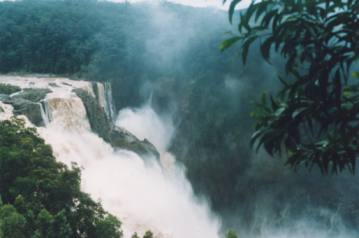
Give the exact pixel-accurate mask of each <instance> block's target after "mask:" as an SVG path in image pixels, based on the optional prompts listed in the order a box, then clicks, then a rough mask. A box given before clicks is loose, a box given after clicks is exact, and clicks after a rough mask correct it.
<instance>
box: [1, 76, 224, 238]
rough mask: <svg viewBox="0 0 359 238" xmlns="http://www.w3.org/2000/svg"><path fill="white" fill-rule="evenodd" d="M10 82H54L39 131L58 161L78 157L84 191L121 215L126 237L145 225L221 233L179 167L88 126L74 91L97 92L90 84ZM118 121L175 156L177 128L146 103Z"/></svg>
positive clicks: (177, 236)
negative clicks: (172, 143) (114, 143)
mask: <svg viewBox="0 0 359 238" xmlns="http://www.w3.org/2000/svg"><path fill="white" fill-rule="evenodd" d="M29 80H30V81H31V82H29ZM47 80H48V82H46V81H47ZM8 82H12V83H13V82H15V84H17V85H19V86H21V87H27V86H29V85H31V86H32V87H49V85H50V82H51V83H52V84H51V85H54V84H55V83H56V87H50V88H51V90H52V91H53V92H52V93H50V94H48V95H47V98H46V99H45V100H44V102H43V103H42V105H45V107H44V108H43V116H44V117H46V118H44V120H47V121H48V123H46V124H47V125H46V127H39V128H38V131H39V133H40V135H41V136H42V137H43V138H44V139H45V140H46V142H47V143H49V144H50V145H51V146H52V148H53V151H54V154H55V156H56V158H57V159H58V160H59V161H61V162H64V163H65V164H68V165H71V163H72V162H76V163H77V164H78V165H79V166H80V167H81V168H82V173H81V179H82V184H81V186H82V190H83V191H85V192H87V193H89V194H90V195H91V196H92V197H93V198H94V199H96V200H100V201H101V203H102V204H103V206H104V208H105V209H107V210H108V211H110V212H111V213H113V214H114V215H116V216H118V217H119V218H120V220H121V221H122V222H123V230H124V233H125V237H130V236H131V235H132V234H133V232H135V231H136V232H138V233H140V234H141V233H144V232H145V231H146V230H152V231H153V232H154V233H155V234H156V235H157V237H164V238H184V237H185V238H198V237H206V238H218V237H219V230H220V224H219V221H218V220H217V219H216V218H215V217H214V216H213V215H212V214H211V212H210V211H209V209H208V207H207V206H206V203H205V202H204V201H200V200H198V199H197V198H196V197H195V196H194V194H193V191H192V188H191V185H190V183H189V182H188V180H187V179H186V177H185V176H184V172H183V169H182V168H181V167H180V166H178V165H177V164H176V163H169V164H167V165H168V166H165V167H164V166H161V164H160V163H159V162H158V161H157V160H156V159H155V158H141V157H139V156H138V155H137V154H135V153H133V152H130V151H126V150H114V149H113V148H112V147H111V146H110V145H109V144H107V143H106V142H105V141H103V140H102V139H101V138H100V137H98V136H97V135H96V134H94V133H93V132H92V131H91V130H90V125H89V121H88V118H87V115H86V110H85V108H84V105H83V103H82V101H81V99H80V98H79V97H77V96H76V95H75V94H74V93H72V89H73V88H76V87H80V88H83V89H86V90H88V91H89V92H90V93H91V94H92V95H94V94H95V93H94V92H91V87H90V86H89V85H88V84H89V83H87V82H83V81H76V82H68V81H67V80H65V79H41V80H40V79H39V81H36V79H25V78H23V79H21V78H17V79H16V80H15V79H13V80H10V79H9V80H8ZM97 88H98V89H99V91H98V92H96V93H97V94H98V95H101V96H99V100H100V105H102V106H104V107H105V106H106V103H108V102H106V97H105V95H106V93H105V92H104V88H103V87H97ZM108 108H112V107H108ZM117 124H118V125H120V126H122V127H125V128H126V129H128V130H129V131H130V132H133V133H134V134H135V135H137V136H139V137H140V138H147V139H149V140H150V141H151V140H153V143H154V144H155V145H157V146H158V149H159V150H160V152H161V157H165V158H168V157H170V158H171V159H172V160H173V157H171V156H170V154H169V153H167V152H166V147H167V145H168V143H169V140H170V139H171V136H172V132H173V129H171V128H172V127H171V126H170V123H169V120H162V119H161V118H160V117H159V116H158V115H157V114H156V113H155V112H154V111H153V110H152V109H151V108H150V107H149V106H148V105H146V106H144V107H143V108H140V109H137V110H131V109H125V110H124V111H122V112H120V113H119V118H118V119H117ZM145 161H146V162H145ZM164 161H168V159H164Z"/></svg>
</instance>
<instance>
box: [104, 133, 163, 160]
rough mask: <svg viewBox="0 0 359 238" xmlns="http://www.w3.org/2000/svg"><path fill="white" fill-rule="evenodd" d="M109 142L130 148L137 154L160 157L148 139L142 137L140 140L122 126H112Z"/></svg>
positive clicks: (116, 145) (115, 145) (123, 147)
mask: <svg viewBox="0 0 359 238" xmlns="http://www.w3.org/2000/svg"><path fill="white" fill-rule="evenodd" d="M110 143H111V145H112V146H113V147H117V148H122V149H126V150H131V151H134V152H136V153H137V154H139V155H145V156H146V155H147V156H148V155H149V156H154V157H155V158H159V157H160V154H159V153H158V151H157V149H156V147H155V146H154V145H152V144H151V143H150V142H149V141H148V140H146V139H144V140H142V141H141V140H139V139H138V138H137V137H136V136H134V135H133V134H131V133H130V132H129V131H127V130H125V129H123V128H119V127H113V128H112V131H111V134H110Z"/></svg>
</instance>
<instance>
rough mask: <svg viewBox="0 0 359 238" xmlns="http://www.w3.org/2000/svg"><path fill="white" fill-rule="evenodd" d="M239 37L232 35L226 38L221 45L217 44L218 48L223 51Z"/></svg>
mask: <svg viewBox="0 0 359 238" xmlns="http://www.w3.org/2000/svg"><path fill="white" fill-rule="evenodd" d="M240 39H241V37H239V36H234V37H231V38H229V39H226V40H224V41H223V42H222V43H221V45H220V46H219V49H220V50H221V51H225V50H226V49H228V48H229V47H231V46H232V45H233V44H234V43H236V42H237V41H239V40H240Z"/></svg>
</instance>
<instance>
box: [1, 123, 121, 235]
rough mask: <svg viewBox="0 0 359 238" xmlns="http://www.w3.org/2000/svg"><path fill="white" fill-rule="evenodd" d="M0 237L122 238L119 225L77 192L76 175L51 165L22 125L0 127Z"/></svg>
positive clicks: (44, 150)
mask: <svg viewBox="0 0 359 238" xmlns="http://www.w3.org/2000/svg"><path fill="white" fill-rule="evenodd" d="M0 196H1V202H0V237H16V238H22V237H23V238H25V237H39V238H40V237H51V238H55V237H59V238H65V237H68V238H80V237H89V238H90V237H93V238H95V237H108V238H110V237H111V238H115V237H122V234H121V231H120V225H121V223H120V222H119V221H118V220H117V219H116V218H115V217H113V216H112V215H110V214H108V213H106V212H105V211H104V210H103V209H102V207H101V205H100V204H98V203H96V202H94V201H93V200H91V198H90V197H89V196H88V195H87V194H85V193H83V192H81V191H80V170H79V168H77V167H76V166H75V165H74V166H73V167H72V169H71V170H69V169H68V168H67V167H66V166H65V165H63V164H61V163H58V162H56V161H55V158H54V157H53V155H52V150H51V147H50V146H48V145H46V144H45V143H44V141H43V140H42V139H41V138H39V136H38V135H37V134H36V131H35V129H31V128H25V127H24V125H23V121H21V120H19V119H13V120H12V121H1V122H0Z"/></svg>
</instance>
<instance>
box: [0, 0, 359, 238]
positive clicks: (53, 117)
mask: <svg viewBox="0 0 359 238" xmlns="http://www.w3.org/2000/svg"><path fill="white" fill-rule="evenodd" d="M230 2H231V1H227V2H226V5H225V7H224V8H226V9H227V8H228V6H229V5H230ZM250 2H251V1H242V2H241V4H242V5H238V6H236V7H235V8H233V11H234V12H235V13H236V14H237V13H238V12H237V10H238V9H242V10H240V12H241V13H245V12H246V10H245V9H244V7H248V6H249V4H250ZM255 2H262V1H255ZM263 2H264V1H263ZM274 2H276V3H278V4H284V5H285V4H287V2H284V1H274ZM330 2H332V1H330ZM333 2H334V1H333ZM349 2H350V1H349ZM352 2H355V3H357V1H356V0H354V1H352ZM296 4H297V3H296ZM303 4H307V3H303ZM308 4H309V3H308ZM345 4H346V3H345ZM348 4H349V3H348ZM358 4H359V3H358ZM207 6H209V7H207ZM213 6H215V7H213ZM221 6H223V5H222V1H220V0H219V1H218V2H217V1H208V2H207V1H199V2H194V1H193V2H192V1H177V0H173V1H137V0H136V1H117V2H116V1H114V2H107V1H60V0H32V1H14V2H8V1H5V2H1V1H0V238H28V237H29V238H30V237H31V238H82V237H88V238H97V237H98V238H121V237H124V238H142V237H143V238H312V237H313V238H358V237H359V229H358V227H359V200H358V198H359V179H358V175H357V173H351V171H350V169H349V170H345V169H343V171H342V170H340V171H339V172H338V171H336V172H337V174H335V173H333V174H331V173H327V174H325V173H324V175H323V169H322V167H320V166H316V165H315V164H314V165H313V164H312V165H309V166H308V167H309V169H308V168H307V167H306V166H307V165H308V163H305V161H303V162H301V163H298V166H297V167H295V169H293V168H292V167H290V166H289V163H288V161H287V159H288V158H289V157H290V156H292V154H293V152H292V151H290V152H288V151H286V152H283V153H276V151H275V150H273V151H274V153H271V152H272V151H271V149H272V147H273V146H274V145H275V142H276V141H279V140H280V136H279V135H280V133H282V132H283V131H286V130H288V131H289V132H293V133H294V134H295V136H294V138H297V137H300V136H301V135H302V134H305V133H307V132H308V131H309V129H308V128H309V127H310V129H311V131H315V132H316V129H317V126H318V125H317V124H316V122H314V123H313V125H310V123H308V125H306V126H307V127H308V128H304V129H303V128H301V129H303V131H304V132H302V131H301V133H299V132H298V133H297V134H296V132H297V131H295V130H294V129H293V130H292V127H290V126H287V125H288V124H286V123H287V122H288V123H289V122H291V120H292V119H294V123H293V124H295V123H297V122H298V121H299V120H301V119H302V118H307V115H309V116H308V117H309V118H310V116H311V115H314V114H315V112H311V111H310V110H309V109H306V108H304V106H305V105H307V104H306V103H308V104H309V101H310V100H303V102H304V103H303V102H302V101H301V102H300V103H293V104H290V103H287V102H286V101H285V100H287V99H288V98H290V96H288V95H290V93H288V94H285V93H283V95H285V96H283V97H282V98H280V100H278V101H276V100H277V98H276V97H277V95H279V96H278V97H280V96H281V93H282V92H283V85H286V86H287V87H288V88H289V87H290V85H292V84H291V83H292V82H295V77H296V76H297V75H295V76H293V75H291V71H290V70H288V64H287V58H286V57H285V56H283V55H282V54H280V53H279V52H277V51H275V47H272V48H270V47H269V49H266V48H265V47H263V46H262V43H263V42H266V41H263V40H262V38H258V39H257V40H255V39H254V38H253V39H249V41H248V42H247V44H248V46H249V45H250V44H253V45H252V46H251V47H249V48H248V49H247V50H246V49H245V47H243V45H242V46H240V45H238V44H235V42H236V41H239V42H240V39H242V38H236V36H237V35H236V34H237V31H238V30H240V29H242V28H243V29H246V27H243V26H242V28H240V27H237V26H236V25H235V23H233V22H235V21H237V20H238V19H239V20H240V22H241V21H245V20H246V19H244V18H243V17H242V19H240V18H238V15H235V16H234V18H233V21H232V24H231V23H230V22H229V21H228V12H227V11H224V9H221V8H223V7H221ZM273 9H275V8H274V7H273ZM273 9H267V10H266V11H263V12H262V13H256V14H258V17H253V19H252V18H249V20H250V19H251V21H250V24H254V23H255V21H254V18H257V20H258V19H259V20H263V19H266V18H263V17H261V15H260V14H267V13H268V12H269V13H271V11H270V10H273ZM278 9H280V8H278ZM288 9H289V10H288V11H290V9H291V8H288ZM303 9H304V10H303ZM303 9H302V10H303V11H307V10H308V9H309V8H305V7H303ZM358 9H359V8H358ZM349 10H350V9H349V8H348V9H346V10H345V11H344V10H343V12H344V13H345V12H346V11H349ZM308 11H309V10H308ZM310 14H314V13H310ZM322 14H324V13H322ZM294 15H295V14H294ZM304 15H305V14H304ZM270 16H271V15H270V14H269V17H270ZM272 16H275V14H274V15H272ZM358 16H359V14H358ZM323 19H324V18H323ZM257 20H256V21H257ZM252 21H253V23H252ZM273 22H274V21H270V23H271V24H274V23H273ZM348 22H351V21H348ZM334 23H335V21H333V22H331V23H330V24H328V25H329V26H330V25H331V24H334ZM357 23H359V19H357V21H353V24H357ZM250 24H249V25H250ZM288 24H289V23H288ZM248 27H250V26H248ZM260 29H262V28H256V29H255V30H254V31H253V32H257V31H260ZM296 29H297V28H296ZM303 29H304V28H303ZM316 29H317V28H316ZM292 31H294V28H293V29H292ZM292 31H291V32H292ZM318 31H319V30H318ZM233 32H235V33H233ZM253 32H251V33H253ZM265 33H266V34H271V33H272V30H271V29H270V30H269V31H266V32H265ZM316 33H317V32H316ZM288 34H289V33H288ZM293 34H294V33H293ZM318 34H319V33H318ZM289 35H290V34H289ZM299 35H300V34H299ZM299 35H298V37H299ZM290 36H292V35H290ZM228 37H234V38H231V39H230V40H229V41H228V40H227V41H226V39H228ZM245 37H248V36H246V35H245V34H244V36H243V39H245ZM249 37H250V36H249ZM318 39H322V38H320V37H318ZM333 42H334V41H333ZM348 45H350V44H348ZM227 47H229V49H227V50H226V51H224V52H221V49H222V50H223V48H227ZM293 47H294V46H293ZM328 47H329V46H328ZM294 48H295V47H294ZM295 49H296V48H295ZM266 50H268V52H267V53H268V54H270V53H271V59H270V61H269V60H268V59H264V58H265V57H263V54H264V56H265V55H266ZM243 51H245V55H244V56H243V55H241V57H238V52H240V53H241V54H243ZM313 52H315V51H313ZM313 54H314V53H313ZM347 55H349V53H348V54H347ZM347 55H346V56H347ZM308 57H309V56H308ZM348 57H349V56H348ZM304 58H305V57H304ZM309 58H310V57H309ZM328 58H329V57H328ZM325 59H326V58H325ZM244 62H245V63H244ZM293 62H297V61H295V60H294V61H293ZM303 65H304V66H306V65H305V64H303ZM301 66H302V65H301ZM304 68H305V67H303V68H300V70H301V71H299V72H304V71H305V69H304ZM339 68H340V67H339ZM353 68H354V71H355V72H356V71H358V70H357V68H358V67H357V64H356V65H354V66H353ZM335 69H337V68H335ZM338 70H339V69H338ZM318 72H321V71H320V70H318ZM355 72H354V73H353V74H352V75H353V76H350V77H351V78H350V79H349V80H348V81H349V82H350V83H352V82H356V81H355V80H357V79H356V78H355V77H357V76H356V73H355ZM331 75H332V74H330V76H331ZM333 75H339V76H342V75H345V74H334V73H333ZM358 75H359V73H358ZM278 76H281V77H282V78H281V79H280V80H278ZM328 77H329V76H328ZM283 78H284V79H285V80H283ZM286 80H287V81H286ZM284 81H285V82H288V84H286V83H283V82H284ZM304 81H305V80H303V81H300V80H299V82H304ZM318 82H319V81H318ZM340 82H344V80H342V81H340ZM288 85H289V86H288ZM330 85H331V84H330ZM335 85H337V84H333V85H332V86H330V87H329V86H328V87H329V88H330V89H331V87H333V88H334V87H335ZM313 87H314V89H313V91H310V90H307V91H306V90H302V88H300V87H298V88H295V87H294V89H292V90H294V92H296V91H295V90H298V91H299V92H296V93H298V95H299V94H300V93H303V94H305V96H308V95H309V96H313V95H314V96H315V95H320V96H322V95H324V93H323V94H321V93H318V92H317V91H315V90H317V89H318V88H320V87H318V86H315V85H314V86H313ZM358 89H359V87H358ZM318 90H319V89H318ZM340 90H341V89H340ZM343 90H344V91H345V90H346V91H345V92H344V93H343V94H341V95H342V97H343V98H344V99H345V100H346V99H347V98H346V97H350V96H351V95H355V93H353V91H355V90H356V87H355V86H353V87H352V88H351V87H348V88H347V86H345V87H344V86H343ZM350 90H353V91H350ZM278 92H280V93H278ZM336 93H337V91H335V93H332V94H331V95H337V94H336ZM294 94H295V93H293V95H294ZM268 95H271V96H268ZM348 95H349V96H348ZM267 96H268V97H267ZM309 96H308V97H309ZM314 96H313V97H314ZM266 97H267V101H265V100H266ZM293 97H294V96H293ZM318 97H319V96H318ZM333 97H334V96H333ZM338 97H339V96H338ZM338 97H337V98H338ZM294 98H295V97H294ZM297 98H300V97H299V96H298V97H297ZM339 98H340V97H339ZM295 99H296V98H295ZM281 100H282V101H281ZM316 100H317V101H316ZM316 100H313V101H314V102H315V103H314V104H315V105H317V106H318V107H313V108H315V109H316V110H317V111H318V110H320V109H321V107H319V106H321V105H322V104H320V102H321V101H320V98H319V99H316ZM332 101H333V100H332ZM332 101H331V100H327V101H325V102H326V103H328V104H329V103H331V102H332ZM355 102H356V101H355ZM261 103H262V105H267V104H268V105H270V106H268V108H269V109H268V108H266V109H265V110H264V111H265V112H264V114H265V113H268V112H270V110H272V109H271V108H275V107H279V109H276V110H274V112H273V115H271V116H268V117H262V118H261V119H262V121H260V120H259V121H258V119H257V118H256V116H258V114H260V113H258V111H257V107H258V105H261ZM291 105H299V106H300V108H299V109H298V110H294V111H293V112H289V113H288V115H289V116H287V117H285V118H284V119H283V120H282V121H280V123H279V124H275V123H272V122H273V121H274V122H276V121H275V120H276V118H279V117H280V116H283V115H285V113H287V111H286V110H287V108H289V106H291ZM325 105H327V104H325ZM303 108H304V109H303ZM318 108H319V109H318ZM340 108H341V110H352V109H353V110H355V108H359V107H356V106H352V107H351V105H349V106H348V105H347V104H345V105H344V106H341V107H340ZM333 110H334V109H333ZM261 112H262V111H261ZM262 113H263V112H262ZM306 113H307V114H306ZM330 113H332V110H328V112H327V114H326V113H323V114H321V115H320V116H319V118H321V117H322V116H323V115H329V114H330ZM337 114H338V115H341V116H342V117H340V116H338V118H339V119H340V118H344V117H345V116H348V115H352V114H351V113H346V114H345V113H342V114H340V113H337ZM260 115H262V114H260ZM330 115H333V117H334V116H335V113H334V114H330ZM323 117H324V116H323ZM263 118H265V119H263ZM313 118H315V117H314V116H313ZM315 119H317V118H315ZM339 119H338V120H339ZM259 122H262V123H263V124H262V126H263V125H265V126H268V125H274V126H275V127H276V128H275V129H273V128H269V129H268V130H267V131H268V133H269V134H270V133H274V134H273V135H274V136H273V137H269V139H267V140H264V141H262V142H259V143H258V142H257V143H252V141H251V138H255V137H256V136H258V135H259V134H258V133H257V132H263V131H265V130H261V129H262V128H259V129H258V123H259ZM328 123H329V122H328ZM284 125H285V126H284ZM352 125H356V124H355V123H353V124H350V126H352ZM311 127H314V130H313V128H311ZM318 128H319V127H318ZM328 128H329V129H328ZM332 128H336V127H335V126H333V127H332V126H330V125H329V126H327V128H326V129H327V130H331V129H332ZM322 129H323V128H322ZM323 130H325V129H323ZM318 131H319V130H318ZM352 131H355V130H354V129H353V130H352ZM358 131H359V129H358ZM277 132H278V133H277ZM276 133H277V134H276ZM318 134H320V132H318ZM334 134H335V133H334ZM337 134H339V133H337ZM258 138H261V137H259V136H258ZM262 138H265V137H264V136H263V137H262ZM287 138H289V135H288V136H287ZM323 138H324V137H323V136H322V135H321V137H320V139H321V141H319V142H318V143H316V144H315V145H316V148H321V149H322V150H325V146H327V145H329V142H326V141H325V140H324V139H323ZM311 140H314V139H313V138H312V137H310V136H308V140H307V141H308V143H310V142H311ZM288 141H289V140H288ZM323 141H324V142H323ZM343 141H344V140H343ZM343 141H342V142H341V143H344V142H343ZM271 142H273V143H271ZM286 142H287V141H286ZM291 143H292V141H290V142H288V143H283V144H282V145H281V146H282V147H285V146H292V144H291ZM344 144H345V143H344ZM348 144H350V143H349V142H348ZM350 145H351V144H350ZM271 146H272V147H271ZM300 146H301V145H298V146H297V147H296V148H301V147H300ZM320 146H323V147H320ZM257 147H258V148H257ZM308 148H309V147H308ZM323 148H324V149H323ZM335 148H337V147H335ZM340 148H341V147H340ZM308 151H309V149H308ZM333 151H334V152H333ZM336 151H339V149H333V150H330V153H331V152H333V153H335V152H336ZM277 152H278V151H277ZM318 153H319V152H318ZM328 155H331V154H328ZM330 158H331V157H330ZM313 161H314V159H313ZM338 163H339V162H338ZM328 164H329V165H332V164H333V163H332V162H331V163H328ZM339 164H340V163H339ZM342 168H347V167H345V166H342V167H341V169H342ZM354 168H355V163H354ZM333 171H334V169H333Z"/></svg>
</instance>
